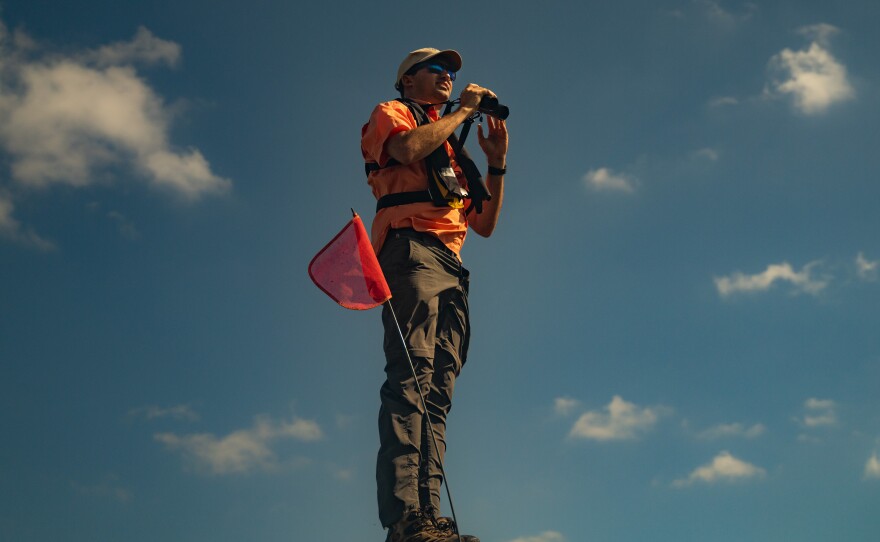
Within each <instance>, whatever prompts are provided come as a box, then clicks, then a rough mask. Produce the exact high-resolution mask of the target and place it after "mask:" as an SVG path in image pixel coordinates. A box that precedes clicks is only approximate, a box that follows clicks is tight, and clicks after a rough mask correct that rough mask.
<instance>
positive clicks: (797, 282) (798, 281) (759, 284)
mask: <svg viewBox="0 0 880 542" xmlns="http://www.w3.org/2000/svg"><path fill="white" fill-rule="evenodd" d="M818 264H819V262H812V263H809V264H807V265H805V266H804V267H803V269H801V270H800V271H795V270H794V269H792V267H791V265H790V264H789V263H787V262H783V263H780V264H772V265H769V266H767V269H766V270H764V271H763V272H761V273H758V274H755V275H745V274H743V273H741V272H739V271H737V272H735V273H733V274H732V275H729V276H726V277H715V279H714V280H715V287H716V288H717V289H718V293H719V294H720V295H721V296H722V297H728V296H730V295H733V294H736V293H750V292H763V291H766V290H768V289H770V287H771V286H773V284H774V283H775V282H788V283H790V284H791V285H792V286H793V287H794V289H795V291H796V292H804V293H808V294H812V295H816V294H818V293H819V292H820V291H822V289H824V288H825V287H826V286H827V285H828V281H827V280H822V279H816V278H813V277H812V276H811V272H812V269H813V268H814V267H815V266H816V265H818Z"/></svg>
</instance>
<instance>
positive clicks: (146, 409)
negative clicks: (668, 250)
mask: <svg viewBox="0 0 880 542" xmlns="http://www.w3.org/2000/svg"><path fill="white" fill-rule="evenodd" d="M128 415H129V416H130V417H140V418H144V419H146V420H157V419H160V418H171V419H173V420H181V421H189V422H195V421H198V420H199V418H200V416H199V413H198V412H196V411H195V410H193V408H192V407H191V406H189V405H174V406H170V407H166V408H163V407H160V406H156V405H149V406H142V407H138V408H134V409H131V410H130V411H129V412H128Z"/></svg>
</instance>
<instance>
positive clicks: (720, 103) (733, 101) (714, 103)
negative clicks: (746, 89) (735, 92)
mask: <svg viewBox="0 0 880 542" xmlns="http://www.w3.org/2000/svg"><path fill="white" fill-rule="evenodd" d="M738 104H739V99H738V98H735V97H733V96H719V97H718V98H713V99H712V100H710V101H709V107H724V106H727V105H738Z"/></svg>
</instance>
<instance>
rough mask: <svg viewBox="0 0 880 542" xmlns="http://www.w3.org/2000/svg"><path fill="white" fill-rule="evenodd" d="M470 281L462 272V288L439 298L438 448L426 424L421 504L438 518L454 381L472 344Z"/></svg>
mask: <svg viewBox="0 0 880 542" xmlns="http://www.w3.org/2000/svg"><path fill="white" fill-rule="evenodd" d="M467 281H468V278H467V271H466V270H464V269H461V273H460V281H459V286H458V287H457V288H455V289H452V290H447V291H446V292H443V293H442V294H441V296H440V310H439V315H438V324H437V343H436V346H435V349H434V372H433V375H432V379H431V384H430V389H429V391H428V392H427V401H426V402H427V405H428V415H429V416H430V419H431V424H432V426H433V429H434V434H435V437H436V446H435V442H434V439H432V438H431V435H430V433H429V431H428V427H427V424H425V426H424V428H423V436H422V465H421V468H422V470H421V472H420V475H419V500H420V503H421V505H422V507H423V508H427V507H429V506H430V507H431V508H433V509H434V510H435V511H436V512H437V513H438V514H439V512H440V494H441V487H442V484H443V471H442V468H441V465H442V462H443V461H444V458H445V455H446V418H447V416H448V415H449V412H450V410H451V409H452V394H453V391H454V389H455V381H456V378H458V376H459V374H460V373H461V369H462V367H463V366H464V363H465V361H466V359H467V349H468V345H469V342H470V321H469V315H468V304H467V292H468V282H467Z"/></svg>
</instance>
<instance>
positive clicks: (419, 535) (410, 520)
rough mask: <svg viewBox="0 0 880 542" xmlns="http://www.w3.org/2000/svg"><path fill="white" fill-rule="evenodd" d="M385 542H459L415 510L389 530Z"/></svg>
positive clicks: (469, 541)
mask: <svg viewBox="0 0 880 542" xmlns="http://www.w3.org/2000/svg"><path fill="white" fill-rule="evenodd" d="M461 538H462V540H463V541H464V542H479V539H477V538H474V537H467V538H466V537H464V536H462V537H461ZM385 542H458V535H457V534H455V533H453V532H443V531H440V529H438V528H437V525H436V524H435V523H434V521H433V519H432V518H430V517H428V516H426V515H425V514H424V513H423V512H422V511H421V510H415V511H412V512H410V513H409V514H407V515H406V516H405V517H404V518H403V519H401V520H400V521H398V522H397V523H395V524H394V525H392V526H391V527H390V528H389V529H388V536H387V537H386V538H385Z"/></svg>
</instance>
